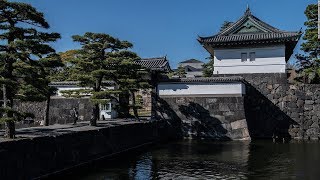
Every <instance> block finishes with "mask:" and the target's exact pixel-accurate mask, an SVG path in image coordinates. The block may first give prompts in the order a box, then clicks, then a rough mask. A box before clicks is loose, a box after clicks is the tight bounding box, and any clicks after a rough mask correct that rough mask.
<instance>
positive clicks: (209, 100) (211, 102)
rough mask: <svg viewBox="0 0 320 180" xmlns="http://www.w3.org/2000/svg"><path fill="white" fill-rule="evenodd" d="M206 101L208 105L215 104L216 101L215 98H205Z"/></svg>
mask: <svg viewBox="0 0 320 180" xmlns="http://www.w3.org/2000/svg"><path fill="white" fill-rule="evenodd" d="M206 101H207V103H208V104H213V103H216V102H217V101H218V100H217V98H207V99H206Z"/></svg>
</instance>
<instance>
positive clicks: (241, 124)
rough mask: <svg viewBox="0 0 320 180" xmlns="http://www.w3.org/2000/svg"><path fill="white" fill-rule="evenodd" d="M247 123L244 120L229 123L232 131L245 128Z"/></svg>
mask: <svg viewBox="0 0 320 180" xmlns="http://www.w3.org/2000/svg"><path fill="white" fill-rule="evenodd" d="M247 127H248V126H247V121H246V120H245V119H242V120H238V121H234V122H232V123H231V128H232V129H241V128H247Z"/></svg>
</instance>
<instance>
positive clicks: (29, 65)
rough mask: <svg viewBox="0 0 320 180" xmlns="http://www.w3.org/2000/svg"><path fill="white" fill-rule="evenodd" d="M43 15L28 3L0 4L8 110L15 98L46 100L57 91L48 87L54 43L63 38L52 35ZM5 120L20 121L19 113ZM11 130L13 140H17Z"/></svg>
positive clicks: (0, 71) (0, 61)
mask: <svg viewBox="0 0 320 180" xmlns="http://www.w3.org/2000/svg"><path fill="white" fill-rule="evenodd" d="M48 28H49V24H48V22H47V21H46V20H45V18H44V16H43V13H41V12H38V11H37V10H36V9H35V8H34V7H32V6H31V5H29V4H26V3H20V2H10V1H4V0H1V3H0V67H1V68H0V77H1V78H0V79H2V80H1V83H3V84H4V86H3V87H2V91H3V93H5V94H6V96H5V97H3V99H5V100H7V101H6V102H8V104H7V105H8V106H7V107H6V108H10V109H13V99H21V100H25V101H42V100H45V99H46V97H47V96H48V94H50V93H52V92H53V89H52V88H50V87H48V83H49V79H48V78H47V75H48V72H49V69H51V68H53V67H55V66H56V63H57V61H55V60H53V59H57V57H58V56H57V55H56V54H55V50H54V49H53V48H52V47H51V46H50V43H52V42H54V41H56V40H57V39H59V38H60V34H58V33H49V32H47V30H45V31H44V32H41V30H42V29H48ZM1 114H2V116H3V118H2V120H4V121H7V122H8V121H10V122H11V121H13V120H19V119H20V118H21V117H23V116H22V115H21V114H19V113H18V112H14V111H11V112H8V111H4V112H2V113H1ZM12 133H14V132H12V131H11V130H10V135H8V136H9V137H13V135H12Z"/></svg>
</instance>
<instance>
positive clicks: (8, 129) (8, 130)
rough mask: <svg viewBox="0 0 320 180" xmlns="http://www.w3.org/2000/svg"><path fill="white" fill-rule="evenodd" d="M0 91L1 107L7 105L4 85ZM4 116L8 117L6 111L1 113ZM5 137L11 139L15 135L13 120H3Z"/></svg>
mask: <svg viewBox="0 0 320 180" xmlns="http://www.w3.org/2000/svg"><path fill="white" fill-rule="evenodd" d="M2 92H3V108H6V107H7V88H6V85H5V84H4V85H2ZM3 117H4V118H8V114H7V112H5V113H3ZM4 136H5V137H6V138H10V139H13V138H14V137H15V126H14V121H12V120H10V121H6V122H5V134H4Z"/></svg>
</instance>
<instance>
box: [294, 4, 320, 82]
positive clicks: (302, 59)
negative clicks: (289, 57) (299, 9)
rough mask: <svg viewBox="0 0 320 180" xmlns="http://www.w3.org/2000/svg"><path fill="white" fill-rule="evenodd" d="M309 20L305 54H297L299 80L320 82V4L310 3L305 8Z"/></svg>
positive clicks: (302, 47) (306, 31) (305, 39)
mask: <svg viewBox="0 0 320 180" xmlns="http://www.w3.org/2000/svg"><path fill="white" fill-rule="evenodd" d="M305 15H306V17H307V21H306V22H305V23H304V25H305V26H306V30H305V34H304V36H303V40H304V42H303V43H302V44H301V50H302V51H303V52H304V53H303V54H297V55H296V58H297V60H298V61H297V66H298V68H299V74H300V77H299V78H298V80H299V81H302V82H307V83H320V66H319V65H320V42H319V41H318V6H317V4H310V5H308V7H307V8H306V10H305Z"/></svg>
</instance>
